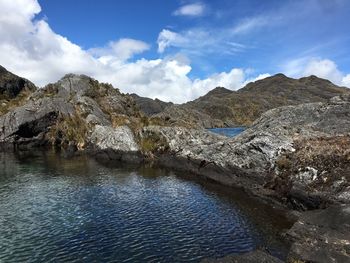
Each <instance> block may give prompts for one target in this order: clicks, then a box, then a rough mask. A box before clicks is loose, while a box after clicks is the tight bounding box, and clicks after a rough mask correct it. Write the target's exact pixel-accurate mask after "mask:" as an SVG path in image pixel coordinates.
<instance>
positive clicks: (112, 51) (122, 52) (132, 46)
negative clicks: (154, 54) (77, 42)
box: [89, 38, 150, 61]
mask: <svg viewBox="0 0 350 263" xmlns="http://www.w3.org/2000/svg"><path fill="white" fill-rule="evenodd" d="M149 48H150V46H149V45H148V44H147V43H145V42H143V41H139V40H135V39H130V38H122V39H120V40H118V41H111V42H109V43H108V46H107V47H103V48H92V49H90V50H89V51H90V53H92V54H93V55H96V56H99V57H109V56H113V57H115V58H117V59H119V60H122V61H125V60H128V59H129V58H132V57H133V56H134V55H136V54H140V53H142V52H144V51H146V50H148V49H149Z"/></svg>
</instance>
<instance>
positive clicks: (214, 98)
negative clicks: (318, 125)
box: [153, 74, 350, 128]
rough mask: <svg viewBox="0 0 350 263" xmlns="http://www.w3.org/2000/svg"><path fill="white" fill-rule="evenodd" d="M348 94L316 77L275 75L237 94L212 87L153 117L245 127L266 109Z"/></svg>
mask: <svg viewBox="0 0 350 263" xmlns="http://www.w3.org/2000/svg"><path fill="white" fill-rule="evenodd" d="M349 91H350V90H349V89H347V88H344V87H338V86H336V85H335V84H333V83H332V82H330V81H329V80H326V79H321V78H318V77H316V76H310V77H304V78H300V79H293V78H289V77H287V76H285V75H283V74H277V75H275V76H272V77H268V78H265V79H262V80H258V81H255V82H252V83H249V84H247V85H246V86H245V87H244V88H242V89H240V90H238V91H231V90H228V89H225V88H222V87H218V88H215V89H214V90H212V91H210V92H209V93H207V94H206V95H204V96H202V97H200V98H198V99H196V100H194V101H191V102H188V103H185V104H181V105H173V106H171V107H168V108H166V109H165V110H164V111H163V112H161V113H159V114H157V115H155V116H153V118H154V119H160V120H163V121H166V122H167V123H168V124H169V125H173V126H175V125H181V126H188V127H205V128H211V127H225V126H248V125H251V124H252V123H253V122H254V121H255V120H256V119H257V118H259V117H260V116H261V114H262V113H263V112H266V111H267V110H270V109H273V108H277V107H280V106H287V105H298V104H301V103H309V102H325V101H327V100H328V99H330V98H332V97H334V96H337V95H341V94H344V93H349Z"/></svg>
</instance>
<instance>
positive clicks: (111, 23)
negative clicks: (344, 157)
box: [0, 0, 350, 103]
mask: <svg viewBox="0 0 350 263" xmlns="http://www.w3.org/2000/svg"><path fill="white" fill-rule="evenodd" d="M349 14H350V1H349V0H283V1H281V0H264V1H261V0H210V1H209V0H147V1H145V0H118V1H114V0H99V1H93V0H74V1H72V0H70V1H68V0H60V1H52V0H0V65H2V66H4V67H5V68H7V69H8V70H10V71H12V72H13V73H15V74H17V75H20V76H23V77H25V78H28V79H29V80H31V81H33V82H34V83H35V84H36V85H38V86H40V87H43V86H45V85H46V84H48V83H52V82H56V81H57V80H59V79H60V78H62V77H63V76H64V75H65V74H67V73H76V74H86V75H89V76H91V77H93V78H95V79H97V80H99V81H102V82H108V83H111V84H113V85H114V86H115V87H116V88H119V89H120V90H121V91H122V92H125V93H137V94H139V95H141V96H146V97H151V98H159V99H161V100H165V101H173V102H176V103H182V102H186V101H189V100H193V99H195V98H198V97H199V96H202V95H204V94H206V93H207V92H208V91H210V90H212V89H213V88H215V87H217V86H223V87H226V88H228V89H231V90H237V89H239V88H242V87H243V86H244V85H245V84H247V83H248V82H250V81H255V80H258V79H262V78H265V77H267V76H271V75H274V74H276V73H284V74H286V75H287V76H289V77H293V78H299V77H303V76H309V75H316V76H318V77H322V78H326V79H329V80H331V81H332V82H334V83H335V84H337V85H341V86H347V87H350V26H349V25H350V22H349Z"/></svg>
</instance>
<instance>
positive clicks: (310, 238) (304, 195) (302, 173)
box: [0, 74, 350, 262]
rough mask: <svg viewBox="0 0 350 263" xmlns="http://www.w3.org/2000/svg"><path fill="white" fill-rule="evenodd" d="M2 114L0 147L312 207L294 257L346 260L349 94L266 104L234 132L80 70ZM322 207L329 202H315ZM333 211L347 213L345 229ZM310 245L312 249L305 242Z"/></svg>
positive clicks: (292, 234)
mask: <svg viewBox="0 0 350 263" xmlns="http://www.w3.org/2000/svg"><path fill="white" fill-rule="evenodd" d="M2 112H3V113H2V114H0V144H1V145H2V147H6V148H8V147H15V148H19V149H25V148H32V147H38V146H40V147H56V148H59V149H65V150H67V151H69V152H72V153H82V152H86V153H89V154H92V155H94V156H96V157H98V158H102V159H107V160H109V161H116V160H118V161H129V162H150V163H156V164H158V165H163V166H167V167H171V168H175V169H180V170H185V171H190V172H192V173H194V174H197V175H199V176H202V177H203V178H209V179H211V180H215V181H217V182H220V183H223V184H227V185H232V186H241V187H243V188H244V189H245V190H246V191H247V193H248V194H252V195H255V196H257V197H259V198H260V199H261V200H265V202H270V203H273V204H275V205H277V204H279V205H281V206H283V207H287V208H289V209H296V210H299V211H305V210H314V211H309V212H302V213H301V216H300V219H299V221H298V222H296V224H295V225H294V227H293V228H292V229H291V230H290V231H289V232H288V233H287V234H286V237H288V239H290V240H292V242H293V245H292V249H291V252H290V257H289V258H290V259H292V260H306V261H308V260H311V258H312V257H314V256H315V258H316V259H317V260H316V262H335V261H334V259H338V258H339V259H341V260H343V259H349V258H350V252H349V249H348V245H349V242H350V235H349V233H348V230H349V229H348V225H347V224H346V223H345V222H346V220H348V209H349V208H348V203H349V200H350V199H349V197H350V184H349V180H350V178H349V174H350V172H349V171H350V151H349V149H350V147H349V146H350V137H349V135H350V118H349V117H350V96H349V95H346V94H344V95H341V96H338V97H334V98H332V99H330V100H328V101H327V102H320V103H308V104H300V105H297V106H286V107H280V108H276V109H272V110H270V111H268V112H265V113H263V114H262V116H261V117H260V118H259V119H258V120H256V121H255V122H254V124H253V125H252V126H251V127H250V128H249V129H247V130H246V131H244V132H243V133H242V134H240V135H239V136H237V137H235V138H227V137H223V136H220V135H216V134H213V133H210V132H208V131H206V130H202V129H188V128H184V127H167V126H165V124H166V123H159V120H158V121H156V122H153V121H152V118H148V117H147V116H144V115H143V114H142V112H141V111H140V110H139V109H138V107H137V106H136V104H135V101H134V100H133V99H132V97H130V96H128V95H124V94H122V93H120V92H119V91H118V90H117V89H114V88H113V87H112V86H111V85H109V84H103V83H99V82H97V81H96V80H93V79H91V78H89V77H87V76H82V75H72V74H70V75H66V76H65V77H64V78H62V79H61V80H60V81H58V82H57V83H54V84H50V85H48V86H46V87H45V88H42V89H25V96H23V97H21V100H20V103H18V104H15V105H14V106H13V107H7V106H6V109H5V110H4V111H2ZM343 205H344V206H343ZM345 205H346V206H345ZM334 207H337V208H334ZM339 207H340V208H339ZM322 208H327V209H330V210H315V209H322ZM332 209H333V210H332ZM327 211H328V212H327ZM313 213H315V214H313ZM329 213H332V214H336V215H338V216H337V217H338V218H339V220H343V222H344V223H343V224H342V226H341V227H339V228H337V226H335V224H340V223H341V222H340V221H339V222H338V221H334V220H333V219H332V217H330V216H328V215H329ZM313 215H315V216H313ZM316 219H317V220H316ZM318 220H321V221H318ZM320 222H321V223H320ZM306 225H307V229H305V226H306ZM322 233H323V234H324V235H326V237H324V236H322V237H321V236H320V235H322ZM306 244H309V245H310V244H312V245H313V246H314V247H313V248H312V249H309V250H308V249H306ZM315 251H318V252H317V253H316V252H315ZM339 251H341V252H339ZM314 253H316V254H314ZM322 253H323V254H322ZM252 258H254V257H252ZM318 259H319V260H318ZM257 262H259V261H257ZM340 262H341V261H340Z"/></svg>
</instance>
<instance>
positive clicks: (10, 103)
mask: <svg viewBox="0 0 350 263" xmlns="http://www.w3.org/2000/svg"><path fill="white" fill-rule="evenodd" d="M31 94H32V91H29V90H22V91H21V92H20V93H19V94H18V95H17V96H16V97H15V98H13V99H6V98H4V97H0V116H1V115H4V114H6V113H8V112H9V111H11V110H12V109H14V108H17V107H20V106H23V105H24V104H25V102H26V101H27V99H28V97H29V96H30V95H31Z"/></svg>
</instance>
